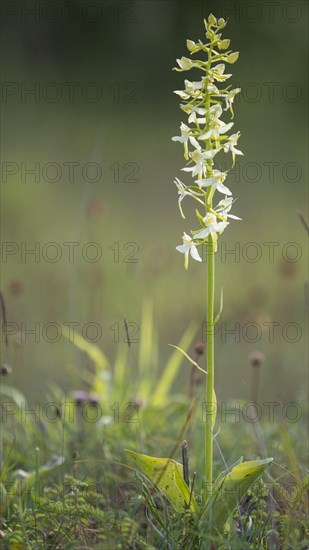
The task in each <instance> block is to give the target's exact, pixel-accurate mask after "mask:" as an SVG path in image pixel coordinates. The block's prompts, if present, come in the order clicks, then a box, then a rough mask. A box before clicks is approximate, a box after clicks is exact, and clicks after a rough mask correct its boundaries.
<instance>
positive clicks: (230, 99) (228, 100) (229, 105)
mask: <svg viewBox="0 0 309 550" xmlns="http://www.w3.org/2000/svg"><path fill="white" fill-rule="evenodd" d="M240 92H241V89H240V88H235V90H230V91H229V92H227V93H226V94H225V95H224V99H225V105H226V107H225V109H224V110H225V111H227V110H228V109H230V111H231V113H232V118H234V111H233V103H234V99H235V95H237V94H239V93H240Z"/></svg>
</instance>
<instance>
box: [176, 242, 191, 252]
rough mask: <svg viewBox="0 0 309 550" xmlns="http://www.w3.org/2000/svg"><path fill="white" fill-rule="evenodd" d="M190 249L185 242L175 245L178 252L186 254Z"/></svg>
mask: <svg viewBox="0 0 309 550" xmlns="http://www.w3.org/2000/svg"><path fill="white" fill-rule="evenodd" d="M189 249H190V246H188V245H187V244H181V245H180V246H176V250H178V252H182V254H186V253H187V252H188V251H189Z"/></svg>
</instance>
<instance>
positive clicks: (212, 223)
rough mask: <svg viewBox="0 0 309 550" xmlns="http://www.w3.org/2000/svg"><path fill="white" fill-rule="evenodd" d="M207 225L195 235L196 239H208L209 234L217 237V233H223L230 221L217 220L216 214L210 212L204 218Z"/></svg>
mask: <svg viewBox="0 0 309 550" xmlns="http://www.w3.org/2000/svg"><path fill="white" fill-rule="evenodd" d="M204 223H205V225H206V227H205V228H204V229H202V230H201V231H199V232H198V233H196V234H195V235H194V238H195V239H206V237H208V236H209V235H211V236H212V237H213V238H216V233H222V231H224V229H225V228H226V227H227V226H228V225H229V222H217V217H216V215H215V214H212V213H211V212H208V214H207V215H206V216H205V218H204Z"/></svg>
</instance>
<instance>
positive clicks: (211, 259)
mask: <svg viewBox="0 0 309 550" xmlns="http://www.w3.org/2000/svg"><path fill="white" fill-rule="evenodd" d="M207 275H208V276H207V381H206V411H207V415H206V424H205V480H206V495H207V498H209V497H210V496H211V494H212V470H213V434H212V426H213V422H212V417H213V415H214V410H213V407H214V403H213V394H214V370H215V369H214V366H215V365H214V351H215V349H214V348H215V345H214V344H215V341H214V340H215V335H214V295H215V245H214V242H213V240H212V237H211V236H210V237H209V244H208V253H207Z"/></svg>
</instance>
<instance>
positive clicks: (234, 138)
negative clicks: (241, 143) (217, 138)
mask: <svg viewBox="0 0 309 550" xmlns="http://www.w3.org/2000/svg"><path fill="white" fill-rule="evenodd" d="M239 138H240V132H237V134H232V135H231V136H230V137H229V139H228V141H227V142H226V143H224V145H223V149H224V152H225V153H228V152H229V151H231V153H232V156H233V166H234V164H235V155H243V153H242V151H240V150H239V149H236V147H235V145H237V142H238V140H239Z"/></svg>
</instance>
